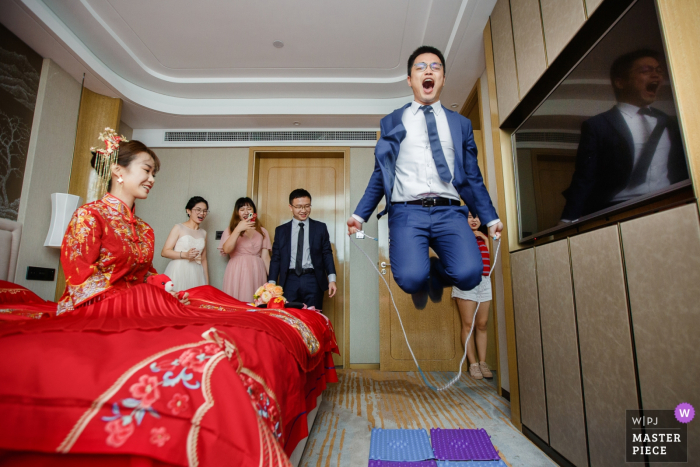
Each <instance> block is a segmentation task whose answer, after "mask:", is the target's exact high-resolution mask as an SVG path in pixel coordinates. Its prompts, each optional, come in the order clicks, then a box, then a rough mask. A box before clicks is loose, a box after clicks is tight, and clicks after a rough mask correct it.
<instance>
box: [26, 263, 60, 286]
mask: <svg viewBox="0 0 700 467" xmlns="http://www.w3.org/2000/svg"><path fill="white" fill-rule="evenodd" d="M55 277H56V270H55V269H51V268H38V267H36V266H27V280H28V281H48V282H53V280H54V278H55Z"/></svg>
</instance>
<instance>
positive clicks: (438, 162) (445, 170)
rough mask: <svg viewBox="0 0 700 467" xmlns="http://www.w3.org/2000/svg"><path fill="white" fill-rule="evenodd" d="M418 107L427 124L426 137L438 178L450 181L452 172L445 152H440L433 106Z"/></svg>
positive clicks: (440, 146)
mask: <svg viewBox="0 0 700 467" xmlns="http://www.w3.org/2000/svg"><path fill="white" fill-rule="evenodd" d="M420 109H421V110H422V111H423V113H424V114H425V123H426V124H427V125H428V139H429V140H430V150H431V151H432V152H433V160H434V161H435V167H436V168H437V171H438V173H439V174H440V179H441V180H442V181H443V182H445V183H450V181H451V180H452V174H451V173H450V168H449V167H448V166H447V161H446V160H445V154H444V153H443V152H442V145H441V144H440V137H439V136H438V131H437V124H436V123H435V115H433V107H432V106H430V105H423V106H421V108H420Z"/></svg>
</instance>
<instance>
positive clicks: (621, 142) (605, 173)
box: [561, 49, 688, 222]
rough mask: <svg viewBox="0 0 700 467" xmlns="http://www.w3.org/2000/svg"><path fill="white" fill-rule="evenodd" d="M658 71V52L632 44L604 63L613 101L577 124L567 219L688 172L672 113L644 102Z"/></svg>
mask: <svg viewBox="0 0 700 467" xmlns="http://www.w3.org/2000/svg"><path fill="white" fill-rule="evenodd" d="M663 79H664V72H663V69H662V68H661V65H660V63H659V54H658V53H657V52H655V51H653V50H647V49H644V50H637V51H634V52H630V53H627V54H625V55H622V56H620V57H618V58H617V59H616V60H615V61H614V62H613V65H612V67H611V69H610V81H611V83H612V86H613V90H614V92H615V98H616V99H617V105H615V107H613V108H612V109H610V110H608V111H607V112H603V113H602V114H599V115H596V116H595V117H591V118H589V119H588V120H586V121H585V122H583V125H582V126H581V141H580V143H579V146H578V152H577V154H576V170H575V172H574V175H573V177H572V179H571V185H570V186H569V188H567V189H566V191H564V193H563V194H564V197H565V198H566V206H565V207H564V211H563V212H562V216H561V218H562V221H563V222H570V221H574V220H576V219H578V218H579V217H582V216H586V215H588V214H591V213H594V212H596V211H599V210H601V209H605V208H608V207H610V206H613V205H615V204H618V203H622V202H625V201H627V200H630V199H632V198H635V197H638V196H642V195H646V194H648V193H653V192H655V191H658V190H661V189H663V188H665V187H667V186H669V185H671V184H673V183H677V182H679V181H682V180H685V179H687V178H688V169H687V167H686V163H685V155H684V151H683V143H682V141H681V134H680V131H679V128H678V122H677V121H676V119H675V118H673V117H671V116H669V115H667V114H665V113H664V112H662V111H660V110H658V109H655V108H653V107H650V106H651V104H653V103H654V102H655V101H656V99H657V94H658V91H659V88H660V86H661V84H662V83H663Z"/></svg>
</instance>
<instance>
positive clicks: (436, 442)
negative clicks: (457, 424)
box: [430, 428, 500, 461]
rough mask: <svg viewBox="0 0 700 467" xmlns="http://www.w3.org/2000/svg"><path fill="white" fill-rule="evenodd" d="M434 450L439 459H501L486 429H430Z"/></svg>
mask: <svg viewBox="0 0 700 467" xmlns="http://www.w3.org/2000/svg"><path fill="white" fill-rule="evenodd" d="M430 439H431V441H432V444H433V451H434V452H435V457H437V458H438V460H449V461H497V460H499V459H500V457H499V456H498V452H497V451H496V448H494V447H493V444H492V443H491V438H490V437H489V435H488V433H486V430H484V429H483V428H479V429H478V430H466V429H456V430H443V429H441V428H431V429H430Z"/></svg>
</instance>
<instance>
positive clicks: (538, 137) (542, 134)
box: [515, 131, 581, 144]
mask: <svg viewBox="0 0 700 467" xmlns="http://www.w3.org/2000/svg"><path fill="white" fill-rule="evenodd" d="M580 139H581V134H580V133H561V132H554V131H533V132H527V133H516V134H515V142H516V143H572V144H578V142H579V140H580Z"/></svg>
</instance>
